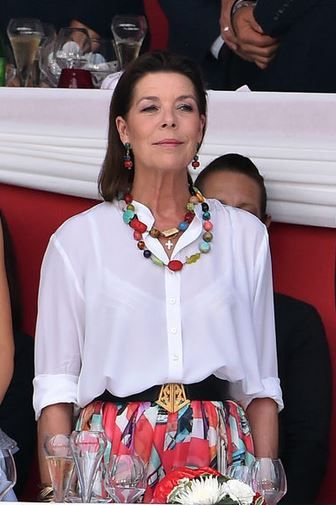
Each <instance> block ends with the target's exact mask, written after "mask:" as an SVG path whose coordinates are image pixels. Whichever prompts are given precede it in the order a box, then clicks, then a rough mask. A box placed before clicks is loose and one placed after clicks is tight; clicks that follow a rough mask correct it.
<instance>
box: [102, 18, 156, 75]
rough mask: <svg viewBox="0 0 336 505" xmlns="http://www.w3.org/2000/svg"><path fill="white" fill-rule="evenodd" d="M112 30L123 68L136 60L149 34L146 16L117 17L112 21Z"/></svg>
mask: <svg viewBox="0 0 336 505" xmlns="http://www.w3.org/2000/svg"><path fill="white" fill-rule="evenodd" d="M111 30H112V33H113V37H114V41H115V44H116V48H117V53H118V57H119V62H120V66H121V68H125V66H126V65H128V64H129V63H130V62H132V61H133V60H135V59H136V58H137V57H138V55H139V51H140V48H141V45H142V43H143V40H144V38H145V35H146V32H147V21H146V18H145V16H122V15H117V16H114V17H113V19H112V25H111Z"/></svg>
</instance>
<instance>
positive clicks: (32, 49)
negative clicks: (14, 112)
mask: <svg viewBox="0 0 336 505" xmlns="http://www.w3.org/2000/svg"><path fill="white" fill-rule="evenodd" d="M7 34H8V38H9V40H10V43H11V46H12V49H13V53H14V57H15V61H16V68H17V73H18V76H19V78H20V83H21V86H25V87H26V86H28V83H29V78H30V75H31V72H32V68H33V63H34V59H35V56H36V52H37V50H38V47H39V44H40V40H41V37H42V35H43V28H42V25H41V23H40V21H39V20H38V19H33V18H13V19H11V20H10V22H9V24H8V28H7Z"/></svg>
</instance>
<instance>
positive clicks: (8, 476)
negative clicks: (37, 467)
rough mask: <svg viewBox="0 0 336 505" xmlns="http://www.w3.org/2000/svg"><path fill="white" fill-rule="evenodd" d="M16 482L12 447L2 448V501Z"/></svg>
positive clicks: (0, 462) (0, 464)
mask: <svg viewBox="0 0 336 505" xmlns="http://www.w3.org/2000/svg"><path fill="white" fill-rule="evenodd" d="M15 483H16V467H15V462H14V457H13V454H12V451H11V449H0V501H2V500H3V498H4V496H5V495H6V494H7V493H8V491H9V490H10V489H12V488H13V487H14V486H15Z"/></svg>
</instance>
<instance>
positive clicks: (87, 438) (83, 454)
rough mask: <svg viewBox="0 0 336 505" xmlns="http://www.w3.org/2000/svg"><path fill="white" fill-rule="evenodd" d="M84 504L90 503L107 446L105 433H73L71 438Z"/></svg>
mask: <svg viewBox="0 0 336 505" xmlns="http://www.w3.org/2000/svg"><path fill="white" fill-rule="evenodd" d="M70 444H71V450H72V454H73V458H74V461H75V466H76V472H77V477H78V480H79V489H80V493H81V498H82V502H83V503H90V501H91V495H92V488H93V484H94V481H95V478H96V475H97V471H98V468H99V465H100V463H101V461H102V458H103V455H104V452H105V448H106V445H107V441H106V437H105V433H104V432H103V431H73V432H72V433H71V436H70Z"/></svg>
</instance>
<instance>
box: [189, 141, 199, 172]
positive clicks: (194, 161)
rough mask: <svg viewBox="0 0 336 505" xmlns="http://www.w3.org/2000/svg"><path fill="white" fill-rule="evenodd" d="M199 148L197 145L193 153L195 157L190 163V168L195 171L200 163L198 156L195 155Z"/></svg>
mask: <svg viewBox="0 0 336 505" xmlns="http://www.w3.org/2000/svg"><path fill="white" fill-rule="evenodd" d="M199 148H200V145H199V144H197V151H196V153H195V156H194V157H193V160H192V162H191V166H192V167H193V168H194V169H195V170H196V168H198V167H199V166H200V162H199V161H198V160H199V156H198V154H197V152H198V150H199Z"/></svg>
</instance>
